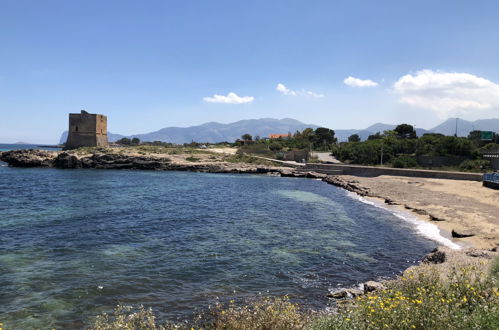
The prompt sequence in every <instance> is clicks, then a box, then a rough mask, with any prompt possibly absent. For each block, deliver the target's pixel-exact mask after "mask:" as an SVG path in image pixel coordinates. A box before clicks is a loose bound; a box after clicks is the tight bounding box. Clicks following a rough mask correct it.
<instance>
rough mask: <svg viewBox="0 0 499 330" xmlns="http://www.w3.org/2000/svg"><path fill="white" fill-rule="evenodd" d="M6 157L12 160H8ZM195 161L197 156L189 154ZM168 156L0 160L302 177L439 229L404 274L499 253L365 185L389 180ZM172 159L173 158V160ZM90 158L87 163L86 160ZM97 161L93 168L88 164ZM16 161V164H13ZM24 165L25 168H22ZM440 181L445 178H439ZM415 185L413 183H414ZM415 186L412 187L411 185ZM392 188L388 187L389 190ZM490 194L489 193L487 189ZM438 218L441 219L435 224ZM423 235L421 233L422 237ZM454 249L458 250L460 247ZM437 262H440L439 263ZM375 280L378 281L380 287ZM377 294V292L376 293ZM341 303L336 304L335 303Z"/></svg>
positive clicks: (347, 290)
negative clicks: (431, 246)
mask: <svg viewBox="0 0 499 330" xmlns="http://www.w3.org/2000/svg"><path fill="white" fill-rule="evenodd" d="M6 154H7V156H5V155H6ZM189 156H190V157H192V155H189ZM162 157H164V156H158V157H150V155H147V156H143V155H141V156H137V155H119V154H114V155H109V154H105V153H100V154H97V155H96V154H91V155H89V154H84V155H83V156H81V155H75V154H69V153H66V152H58V151H48V152H46V151H30V150H28V151H26V150H24V151H15V152H3V153H0V160H3V161H5V160H8V163H9V165H10V166H14V167H45V168H59V169H61V168H67V169H79V168H95V169H129V170H133V169H139V170H161V171H162V170H164V171H171V170H177V171H191V172H206V173H229V174H238V173H242V174H265V175H275V176H282V177H302V178H311V179H317V180H321V181H323V182H325V183H327V184H331V185H334V186H336V187H339V188H343V189H344V190H345V191H346V193H347V194H350V196H351V197H352V198H356V199H358V200H360V201H361V202H364V203H368V204H371V205H372V206H374V207H380V208H383V209H385V210H387V211H389V212H391V213H393V214H394V215H396V216H397V213H400V214H405V215H409V216H410V217H413V218H415V219H417V221H420V222H421V223H423V224H429V225H431V226H434V227H435V228H437V229H438V235H440V237H441V239H435V238H434V237H433V238H432V237H428V236H426V235H423V236H425V237H426V238H427V239H431V240H433V241H435V242H436V245H437V248H436V249H435V250H434V251H433V252H432V253H430V254H428V255H426V256H425V257H423V258H422V260H420V262H418V263H416V264H414V265H413V264H408V265H407V266H406V267H408V268H406V269H401V274H406V273H408V272H411V271H414V270H415V269H419V268H421V269H422V268H424V267H427V266H432V267H436V269H437V270H438V272H439V273H440V274H442V276H443V275H444V274H447V273H448V269H452V268H454V267H457V266H461V265H467V264H478V263H480V264H481V263H485V262H487V263H488V262H489V261H490V260H491V258H492V257H493V256H495V255H497V253H495V252H496V251H497V247H494V248H491V247H490V246H489V247H488V248H487V247H486V248H484V246H486V245H487V244H484V243H489V242H487V241H486V240H484V239H483V238H482V237H473V236H472V237H469V238H455V237H454V238H453V237H452V234H451V233H452V231H451V230H452V229H451V230H448V228H449V226H452V224H453V223H452V222H449V221H447V220H444V219H441V218H439V217H440V215H438V214H436V213H434V211H433V209H431V208H429V207H425V206H424V205H423V206H421V205H419V204H413V203H415V201H409V202H408V201H407V200H404V198H402V197H403V196H393V195H392V194H391V191H390V190H389V189H387V190H386V192H385V193H380V192H379V191H378V190H376V189H374V188H373V186H371V185H369V184H366V182H367V183H368V181H369V180H371V181H374V182H377V183H378V184H381V185H382V186H383V182H384V181H386V180H388V179H390V178H389V177H375V178H361V177H351V176H333V175H326V174H320V173H317V172H312V171H309V172H307V171H300V170H299V169H294V168H289V167H282V166H281V167H279V166H271V165H263V164H248V163H230V162H200V163H187V162H178V161H173V162H172V160H171V159H169V160H168V161H167V162H164V163H163V162H162V160H164V159H165V158H162ZM172 158H173V157H172ZM85 159H87V161H85ZM89 160H90V161H92V162H91V163H90V162H89ZM12 162H13V164H12ZM23 165H24V166H23ZM397 180H412V181H413V180H419V178H413V177H410V178H409V177H407V178H405V177H402V178H397ZM436 180H440V179H436ZM412 181H411V182H412ZM411 184H412V183H411ZM386 188H388V187H386ZM484 189H486V188H484ZM434 218H438V220H433V219H434ZM401 221H409V222H411V219H406V218H403V217H402V218H401ZM417 225H418V224H417V223H416V224H414V227H415V228H414V230H416V231H418V230H419V228H417ZM419 234H422V233H421V232H419ZM442 239H444V240H448V241H449V242H450V243H451V244H448V242H446V243H447V244H442ZM477 242H478V243H479V244H476V243H477ZM453 244H454V245H459V246H460V247H459V248H456V246H453ZM442 254H443V255H444V256H445V257H444V261H434V259H435V256H440V255H442ZM437 259H438V258H437ZM399 276H401V275H394V277H393V278H390V279H379V278H378V279H376V278H375V279H372V280H373V281H368V282H364V283H360V287H361V288H362V289H359V285H356V286H355V287H341V288H335V289H334V288H329V294H328V292H327V291H326V292H324V298H323V299H328V298H327V297H329V298H332V299H334V300H333V301H336V300H337V299H345V298H347V299H348V298H351V297H352V296H358V295H363V294H366V293H367V292H369V291H370V290H371V289H369V288H370V287H376V286H377V285H378V284H379V288H383V287H384V285H385V284H386V283H388V282H390V281H393V280H395V279H396V278H398V277H399ZM375 281H376V282H375ZM374 290H376V289H374ZM335 304H336V303H335Z"/></svg>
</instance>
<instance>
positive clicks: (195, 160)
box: [185, 156, 199, 162]
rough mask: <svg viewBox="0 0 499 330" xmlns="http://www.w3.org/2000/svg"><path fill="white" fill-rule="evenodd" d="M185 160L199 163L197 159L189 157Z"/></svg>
mask: <svg viewBox="0 0 499 330" xmlns="http://www.w3.org/2000/svg"><path fill="white" fill-rule="evenodd" d="M185 160H186V161H188V162H197V161H199V158H196V157H192V156H189V157H187V158H186V159H185Z"/></svg>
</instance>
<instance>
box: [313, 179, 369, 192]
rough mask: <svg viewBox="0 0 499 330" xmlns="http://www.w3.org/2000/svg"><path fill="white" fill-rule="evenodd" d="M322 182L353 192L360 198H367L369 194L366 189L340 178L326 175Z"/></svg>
mask: <svg viewBox="0 0 499 330" xmlns="http://www.w3.org/2000/svg"><path fill="white" fill-rule="evenodd" d="M322 180H323V181H324V182H327V183H329V184H332V185H334V186H337V187H340V188H343V189H346V190H348V191H351V192H354V193H356V194H358V195H360V196H367V195H368V194H369V190H368V189H366V188H364V187H362V186H360V185H358V184H357V183H356V182H355V181H347V180H345V179H342V178H341V177H340V176H334V175H328V176H326V177H325V178H323V179H322Z"/></svg>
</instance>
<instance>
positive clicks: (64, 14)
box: [0, 0, 499, 143]
mask: <svg viewBox="0 0 499 330" xmlns="http://www.w3.org/2000/svg"><path fill="white" fill-rule="evenodd" d="M498 13H499V1H496V0H493V1H482V0H475V1H460V0H431V1H427V0H404V1H400V0H397V1H388V0H377V1H371V0H365V1H356V0H345V1H333V0H324V1H322V0H310V1H303V0H300V1H295V0H286V1H281V0H264V1H259V0H252V1H247V0H246V1H238V0H230V1H219V0H210V1H201V0H199V1H190V0H182V1H169V0H142V1H139V0H136V1H129V0H106V1H101V0H98V1H94V0H85V1H67V0H43V1H40V0H31V1H30V0H0V142H4V143H9V142H10V143H13V142H17V141H25V142H33V143H56V142H58V140H59V137H60V135H61V133H62V131H64V130H66V129H67V125H68V113H77V112H79V111H80V110H81V109H85V110H87V111H88V112H91V113H101V114H105V115H107V116H108V129H109V131H111V132H113V133H120V134H124V135H129V134H137V133H146V132H151V131H155V130H158V129H160V128H163V127H170V126H182V127H185V126H192V125H198V124H202V123H205V122H211V121H216V122H221V123H230V122H234V121H237V120H241V119H253V118H268V117H270V118H294V119H297V120H300V121H302V122H305V123H310V124H316V125H321V126H326V127H330V128H333V129H342V128H365V127H367V126H369V125H371V124H374V123H377V122H384V123H390V124H397V123H402V122H404V123H410V124H413V125H415V126H416V127H421V128H427V129H428V128H431V127H434V126H436V125H438V124H439V123H440V122H442V121H443V120H445V119H446V118H450V117H459V118H463V119H467V120H475V119H485V118H499V65H498V64H499V32H498V31H499V19H498Z"/></svg>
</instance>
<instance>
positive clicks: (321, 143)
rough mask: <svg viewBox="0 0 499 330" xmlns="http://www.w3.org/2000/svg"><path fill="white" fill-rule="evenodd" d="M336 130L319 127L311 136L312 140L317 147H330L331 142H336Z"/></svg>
mask: <svg viewBox="0 0 499 330" xmlns="http://www.w3.org/2000/svg"><path fill="white" fill-rule="evenodd" d="M336 140H337V139H336V138H335V137H334V131H333V130H332V129H329V128H326V127H319V128H317V129H316V130H315V131H314V134H313V135H312V136H311V137H310V142H312V145H313V146H314V148H315V149H330V148H331V144H333V143H336Z"/></svg>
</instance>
